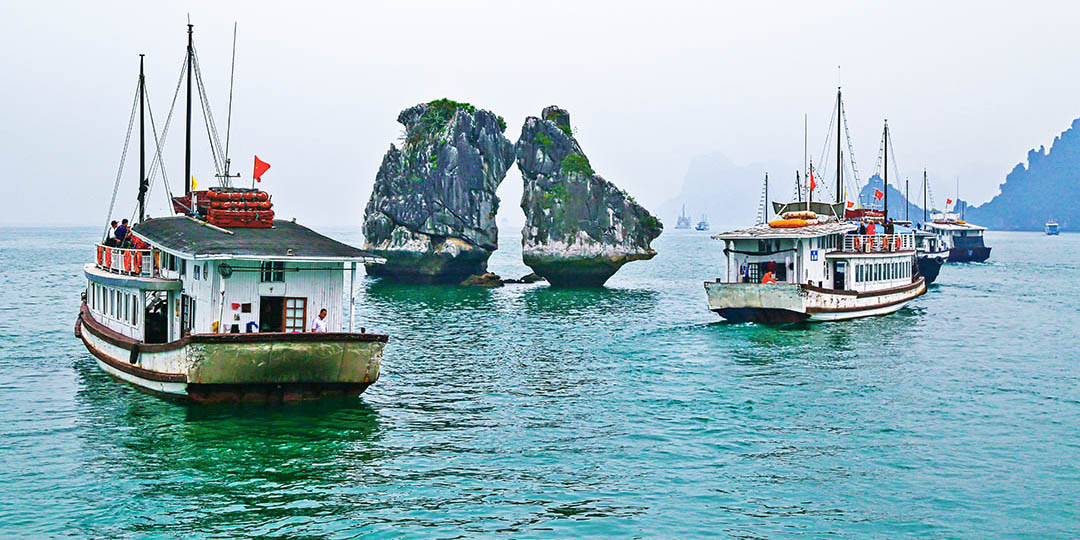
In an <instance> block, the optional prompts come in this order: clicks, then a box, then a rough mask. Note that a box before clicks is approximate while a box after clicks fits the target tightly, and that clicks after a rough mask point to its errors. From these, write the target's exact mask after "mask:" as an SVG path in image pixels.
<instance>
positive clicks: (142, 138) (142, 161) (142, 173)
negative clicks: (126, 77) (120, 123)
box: [139, 54, 148, 223]
mask: <svg viewBox="0 0 1080 540" xmlns="http://www.w3.org/2000/svg"><path fill="white" fill-rule="evenodd" d="M144 56H145V55H142V54H140V55H139V222H140V223H142V221H143V220H144V219H146V190H147V187H148V186H147V181H146V121H145V119H146V76H145V75H144V74H143V57H144Z"/></svg>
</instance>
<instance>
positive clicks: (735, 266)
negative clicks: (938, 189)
mask: <svg viewBox="0 0 1080 540" xmlns="http://www.w3.org/2000/svg"><path fill="white" fill-rule="evenodd" d="M858 230H859V227H858V225H855V224H852V223H844V222H836V221H829V222H826V223H818V224H813V225H806V226H802V227H798V228H777V227H772V226H770V225H768V224H763V225H757V226H754V227H750V228H746V229H740V230H736V231H731V232H727V233H722V234H718V235H716V236H714V237H713V238H715V239H718V240H723V241H724V254H725V256H726V258H727V277H726V280H725V281H726V282H728V283H762V282H763V279H765V276H766V274H768V273H770V272H771V274H772V275H771V277H772V278H773V279H775V280H776V282H778V283H791V284H802V285H809V286H812V287H817V288H820V289H829V290H838V291H841V290H842V291H856V292H865V291H870V290H878V289H888V288H891V287H900V286H904V285H907V284H910V283H911V282H912V276H913V274H914V272H915V268H914V266H913V263H914V252H915V236H914V234H913V233H912V232H910V231H902V232H901V231H898V232H897V233H896V234H873V235H870V234H857V233H858Z"/></svg>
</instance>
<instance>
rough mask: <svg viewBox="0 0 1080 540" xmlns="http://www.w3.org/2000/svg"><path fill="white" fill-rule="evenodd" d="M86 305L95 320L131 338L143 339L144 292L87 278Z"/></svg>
mask: <svg viewBox="0 0 1080 540" xmlns="http://www.w3.org/2000/svg"><path fill="white" fill-rule="evenodd" d="M86 305H87V307H89V308H90V315H91V316H92V317H93V318H94V320H95V321H97V322H99V323H101V324H103V325H105V326H106V327H108V328H109V329H110V330H114V331H116V332H119V333H120V334H122V335H124V336H126V337H129V338H131V339H135V340H139V341H141V340H142V339H143V328H142V324H143V315H144V313H143V312H144V305H143V293H142V291H140V290H138V289H126V288H122V287H108V286H105V285H103V284H100V283H96V282H94V281H93V280H90V279H87V280H86Z"/></svg>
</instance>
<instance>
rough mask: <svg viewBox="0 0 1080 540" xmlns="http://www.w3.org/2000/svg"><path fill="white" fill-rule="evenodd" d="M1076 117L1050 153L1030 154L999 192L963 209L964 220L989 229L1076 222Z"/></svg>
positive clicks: (1079, 170) (1079, 216)
mask: <svg viewBox="0 0 1080 540" xmlns="http://www.w3.org/2000/svg"><path fill="white" fill-rule="evenodd" d="M1078 201H1080V118H1078V119H1076V120H1073V121H1072V125H1071V126H1069V129H1067V130H1065V131H1064V132H1062V133H1061V135H1058V136H1057V137H1056V138H1055V139H1054V143H1053V144H1052V145H1051V146H1050V151H1049V152H1047V151H1046V148H1045V147H1043V146H1040V147H1039V149H1038V150H1030V151H1028V155H1027V167H1025V166H1024V164H1023V163H1018V164H1017V165H1016V167H1015V168H1013V170H1012V172H1010V173H1009V175H1008V176H1006V177H1005V182H1004V183H1003V184H1001V193H1000V194H998V195H997V196H996V197H994V198H993V199H991V200H990V202H988V203H986V204H983V205H981V206H969V207H967V208H966V210H965V218H966V219H967V220H968V221H971V222H973V223H977V224H979V225H984V226H987V227H990V228H992V229H1004V230H1013V231H1036V230H1042V229H1043V226H1044V225H1045V224H1046V220H1048V219H1050V218H1054V219H1057V220H1058V222H1059V223H1060V224H1061V228H1062V229H1063V230H1069V225H1070V224H1072V223H1077V224H1080V206H1078V205H1077V204H1076V203H1077V202H1078Z"/></svg>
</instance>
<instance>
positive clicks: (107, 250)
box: [85, 215, 383, 344]
mask: <svg viewBox="0 0 1080 540" xmlns="http://www.w3.org/2000/svg"><path fill="white" fill-rule="evenodd" d="M132 235H133V236H134V237H135V238H137V239H138V240H139V241H140V242H139V243H140V244H141V245H144V246H145V247H144V248H143V249H134V248H118V247H107V246H104V245H98V246H97V249H96V251H97V252H96V256H95V261H94V262H93V263H90V264H87V265H86V267H85V274H86V277H87V289H86V306H87V309H88V310H89V314H90V315H91V316H92V317H93V318H94V319H95V320H96V321H98V322H100V323H101V324H103V325H105V326H106V327H108V328H109V329H111V330H113V331H115V332H117V333H119V334H121V335H123V336H125V337H127V338H130V339H133V340H135V341H139V342H143V343H148V344H154V343H169V342H174V341H177V340H179V339H181V338H183V337H186V336H188V335H191V334H218V333H232V334H238V333H266V332H309V331H311V321H312V319H313V318H314V317H316V316H317V314H318V313H319V310H321V309H326V310H327V313H328V315H327V327H328V328H327V329H326V330H327V331H328V332H350V331H352V326H353V310H352V305H351V302H350V308H349V315H348V320H345V315H344V309H343V308H344V306H343V305H342V303H343V299H344V297H345V289H344V278H345V274H344V273H345V271H348V272H349V284H350V285H349V286H350V294H349V298H350V300H351V299H352V285H353V281H354V280H355V276H356V264H357V263H381V262H383V259H382V258H380V257H377V256H374V255H371V254H369V253H367V252H364V251H362V250H359V249H357V248H354V247H352V246H348V245H346V244H343V243H341V242H337V241H335V240H332V239H330V238H327V237H325V236H323V235H321V234H318V233H316V232H315V231H312V230H311V229H309V228H307V227H304V226H302V225H299V224H297V223H295V222H292V221H283V220H274V221H273V226H272V227H265V228H257V227H237V228H233V229H225V228H221V227H217V226H214V225H211V224H208V223H206V222H202V221H198V220H196V219H193V218H191V217H188V216H183V215H181V216H173V217H164V218H156V219H148V220H145V221H143V222H142V223H139V224H138V225H136V226H135V227H134V228H133V229H132Z"/></svg>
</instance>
